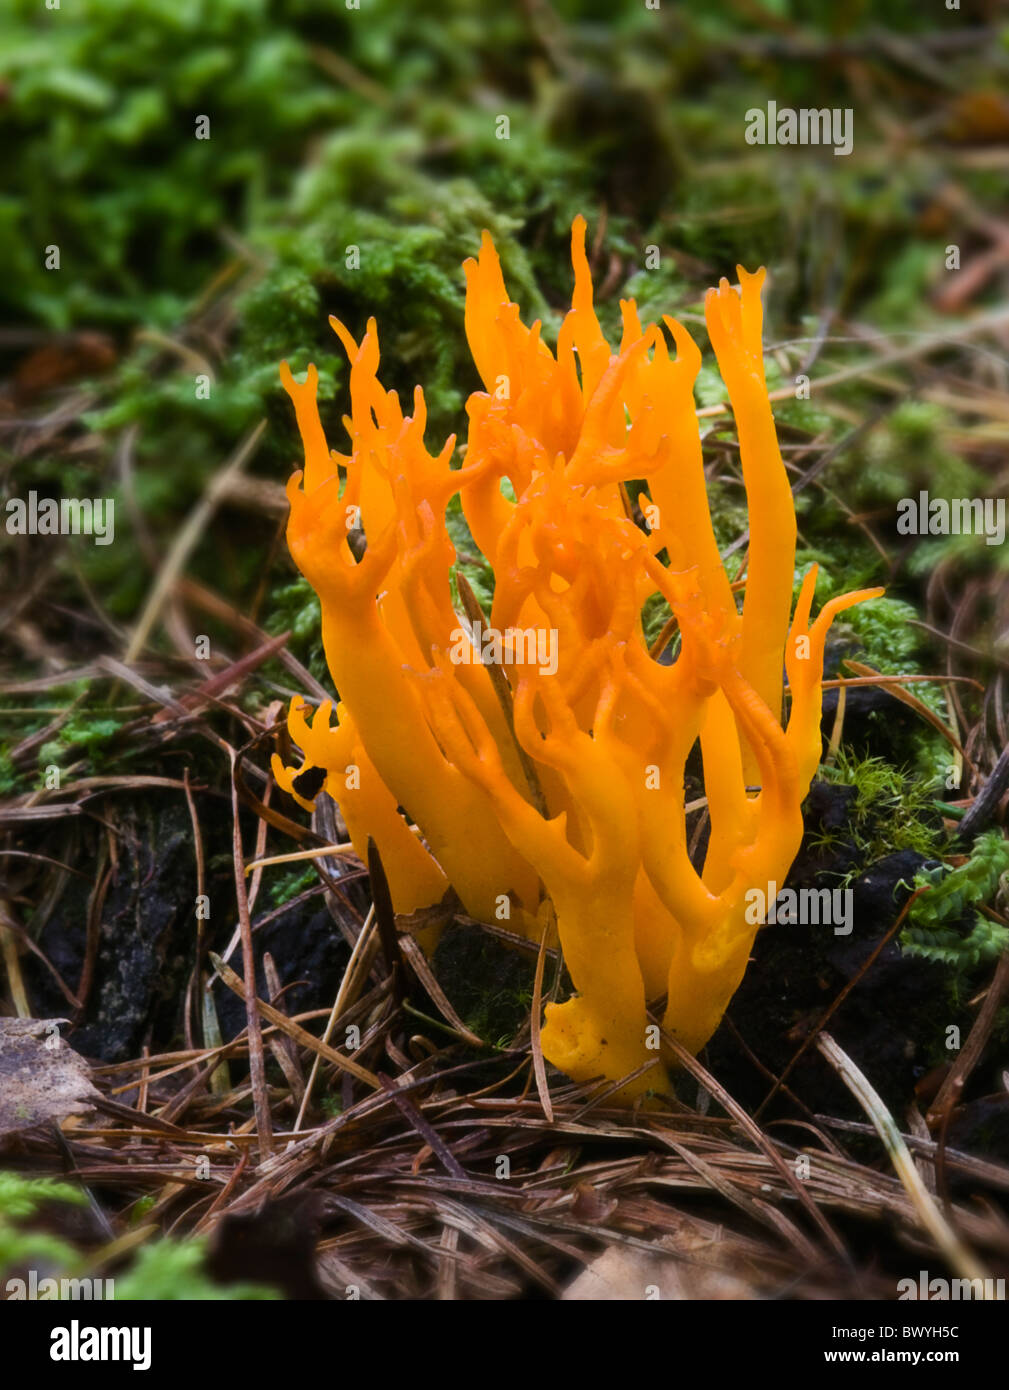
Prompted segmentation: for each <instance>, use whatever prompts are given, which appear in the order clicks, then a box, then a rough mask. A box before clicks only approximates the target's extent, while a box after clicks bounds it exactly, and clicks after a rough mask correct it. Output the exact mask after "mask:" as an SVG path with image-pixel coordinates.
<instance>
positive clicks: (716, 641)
mask: <svg viewBox="0 0 1009 1390" xmlns="http://www.w3.org/2000/svg"><path fill="white" fill-rule="evenodd" d="M572 259H573V263H574V272H575V287H574V295H573V302H572V308H571V310H570V311H569V312H568V313H567V315H566V317H565V318H564V320H563V323H562V325H561V328H560V332H559V336H558V341H557V347H556V351H555V352H552V351H551V350H550V348H549V347H548V346H547V344H546V343H545V342H544V341H543V339H542V337H541V332H540V324H539V323H534V324H533V325H532V327H531V328H530V327H526V326H525V325H524V324H523V323H522V321H521V319H520V317H519V308H518V306H517V305H516V304H514V303H511V302H510V301H509V298H508V294H507V291H506V289H505V284H504V279H503V277H502V273H501V267H500V264H499V261H498V257H497V254H496V252H495V250H494V246H493V244H492V242H491V240H490V237H489V236H488V235H487V234H486V233H485V234H484V239H483V244H482V246H481V248H480V254H479V257H478V259H476V260H470V261H467V262H466V265H465V271H466V281H467V292H466V334H467V338H468V340H469V345H470V349H471V351H472V354H473V358H474V361H475V363H476V367H477V370H478V371H479V374H480V376H481V378H482V380H483V383H484V386H485V388H486V389H485V390H484V391H478V392H475V393H474V394H473V395H472V396H471V397H470V398H469V401H468V403H467V414H468V416H469V432H468V442H467V447H466V451H465V456H464V459H463V461H462V463H461V466H458V465H457V466H453V460H452V456H453V452H454V446H455V441H454V439H450V440H449V441H448V442H447V443H446V444H445V447H444V448H442V449H441V450H440V452H438V453H436V454H431V453H429V452H428V450H427V447H426V445H425V439H424V435H425V408H424V398H423V394H422V392H421V391H420V389H419V388H418V390H417V392H416V394H415V398H414V404H413V413H412V415H410V416H404V414H403V411H402V409H401V406H400V403H399V401H398V399H397V397H396V395H395V393H394V392H386V391H385V390H383V388H382V387H381V385H380V384H379V380H378V366H379V348H378V335H377V331H376V327H375V323H374V321H371V322H369V324H368V327H367V331H366V333H365V335H364V337H363V339H362V340H361V342H360V343H358V342H356V341H355V340H354V339H353V338H352V336H351V335H350V333H349V332H348V331H347V329H346V328H345V327H344V326H343V325H342V324H340V323H338V322H336V321H335V320H332V321H331V322H332V324H333V327H334V329H335V331H336V332H337V334H338V335H339V337H340V339H341V341H342V343H343V345H344V348H345V349H346V352H347V354H348V357H349V359H350V363H351V369H350V394H351V403H352V414H351V416H350V418H349V419H347V420H346V421H345V423H346V427H347V430H348V433H349V436H350V445H349V450H348V452H347V453H346V454H340V453H338V452H336V451H335V450H333V451H331V450H330V448H329V445H328V443H327V440H326V437H325V434H324V432H323V428H322V424H321V422H320V418H319V412H318V407H317V401H316V394H317V375H316V372H315V370H314V369H313V368H310V369H309V372H308V377H307V380H306V381H305V382H304V383H303V384H302V383H298V382H296V381H295V380H294V378H293V376H292V374H291V372H290V370H289V369H288V367H287V366H286V364H285V365H284V366H283V367H282V378H283V382H284V385H285V387H286V389H287V391H288V393H289V394H290V396H291V399H292V401H293V402H294V406H295V409H296V412H297V418H298V426H299V429H300V432H301V437H302V441H303V444H304V451H305V467H304V473H303V474H302V473H296V474H295V475H294V476H293V478H292V479H291V482H290V484H289V487H288V496H289V499H290V504H291V516H290V523H289V526H288V540H289V544H290V548H291V553H292V555H293V557H294V559H295V561H296V563H297V564H298V566H299V568H300V569H301V571H302V573H303V574H304V575H305V576H306V578H307V579H308V580H309V582H310V583H311V585H312V587H313V588H314V589H315V591H316V592H317V594H318V595H319V598H320V601H321V606H322V622H323V637H324V643H325V650H326V657H327V661H328V663H329V667H330V670H331V673H332V676H333V680H334V682H335V685H336V689H337V690H338V692H339V699H340V703H339V704H338V705H337V707H336V709H335V719H334V711H333V710H332V709H331V707H330V706H329V705H323V706H322V707H321V708H319V709H317V710H316V711H315V714H314V716H313V717H312V718H311V719H309V716H308V712H307V711H306V708H305V706H304V705H302V704H301V703H300V702H298V701H295V703H294V704H293V706H292V709H291V713H290V720H289V728H290V732H291V735H292V738H293V740H294V742H295V743H296V744H297V745H298V746H299V747H300V749H301V750H302V752H303V754H304V765H303V766H302V767H301V768H300V769H294V768H285V767H284V766H283V765H282V764H281V763H280V761H279V759H275V763H274V768H275V773H276V776H277V779H278V781H279V782H280V784H281V785H282V786H284V787H285V788H286V789H287V790H288V791H290V792H292V794H295V795H297V789H298V786H299V785H301V786H304V785H305V783H304V782H300V781H299V779H300V777H301V774H302V773H303V772H304V771H305V769H306V768H318V769H322V770H324V771H325V774H326V776H325V784H324V785H325V788H326V790H327V791H328V792H329V793H330V794H331V795H332V796H333V797H334V798H335V799H336V801H337V802H338V803H339V805H340V807H341V809H342V812H343V816H344V819H345V821H346V824H347V827H348V830H349V833H350V835H351V838H352V840H353V842H354V845H355V846H356V847H357V849H358V851H359V852H360V853H362V854H363V853H364V852H365V851H366V846H367V841H368V839H369V837H370V838H371V839H373V840H374V841H375V843H376V845H377V847H378V850H379V852H380V854H381V857H382V860H383V863H384V865H385V867H386V872H387V876H388V879H389V884H390V889H391V892H392V897H393V903H394V906H395V909H396V911H397V912H398V913H404V914H408V913H412V912H414V911H416V910H418V909H420V908H423V907H427V906H430V905H432V904H435V903H438V902H439V901H441V900H442V898H443V897H444V895H445V893H446V891H447V890H448V888H449V887H450V886H451V888H453V889H454V890H455V892H456V894H457V895H458V898H459V899H460V900H461V902H462V904H463V906H464V908H465V910H466V912H467V913H469V914H470V915H471V916H472V917H474V918H477V919H482V920H486V921H495V920H496V921H500V920H501V919H502V916H507V919H508V925H509V927H510V929H511V930H512V931H516V932H522V933H523V934H525V935H528V936H531V937H534V938H535V939H537V940H539V939H540V936H541V933H542V931H543V930H544V929H547V930H550V931H552V930H553V928H554V924H555V925H556V932H557V934H558V936H559V939H560V944H561V947H562V949H563V955H564V960H565V963H566V965H567V968H568V971H569V973H570V977H571V980H572V982H573V984H574V989H575V993H574V994H573V995H572V997H571V998H570V999H568V1000H566V1001H565V1002H562V1003H558V1004H550V1005H548V1006H547V1008H546V1017H545V1022H544V1026H543V1030H542V1046H543V1051H544V1054H545V1056H546V1057H547V1059H548V1060H549V1061H550V1062H552V1063H553V1064H554V1065H556V1066H557V1067H558V1068H560V1069H561V1070H562V1071H564V1072H565V1073H567V1075H568V1076H570V1077H572V1078H573V1079H575V1080H577V1081H585V1080H589V1079H591V1078H593V1077H600V1076H601V1077H604V1078H606V1079H607V1080H609V1081H611V1082H614V1083H616V1082H624V1084H623V1085H622V1086H621V1087H620V1089H619V1091H618V1095H619V1096H620V1098H621V1099H623V1100H625V1101H629V1100H632V1099H633V1098H634V1097H635V1096H637V1095H640V1094H642V1093H643V1092H645V1091H647V1090H649V1089H652V1090H656V1091H661V1090H664V1089H665V1088H666V1087H667V1085H668V1080H667V1076H666V1072H665V1069H664V1067H663V1065H662V1057H661V1053H660V1052H659V1051H656V1050H655V1048H656V1046H657V1043H656V1040H655V1039H656V1035H657V1033H658V1030H657V1029H654V1028H651V1029H650V1028H649V1018H648V1013H647V1005H648V1003H649V1002H653V1003H654V1002H655V1001H662V1000H664V1006H663V1007H664V1015H663V1024H664V1027H665V1028H666V1029H667V1030H668V1031H669V1032H670V1033H671V1034H673V1035H674V1036H675V1037H676V1038H677V1039H678V1040H679V1041H681V1042H682V1043H683V1045H684V1046H686V1047H687V1048H688V1049H690V1050H691V1051H696V1050H697V1049H698V1048H700V1047H701V1046H703V1044H704V1043H705V1042H706V1040H707V1039H708V1038H709V1037H710V1035H711V1033H712V1032H713V1031H714V1029H715V1028H716V1026H717V1024H718V1022H719V1020H720V1018H721V1016H722V1014H723V1012H724V1010H725V1007H726V1005H727V1003H728V1001H729V999H730V998H731V996H732V994H733V992H734V991H735V989H736V987H737V986H738V984H739V982H740V979H741V978H742V975H743V972H744V969H745V967H746V962H747V958H748V955H749V952H750V948H751V946H752V943H753V937H754V934H755V932H756V930H757V927H756V925H755V924H754V923H753V922H752V921H750V920H748V918H752V916H753V913H752V912H748V911H747V897H746V894H747V891H748V890H749V889H751V888H753V887H755V886H756V887H760V888H763V887H764V886H765V885H767V884H768V883H781V882H782V881H783V880H784V879H785V876H786V874H787V872H788V869H789V867H790V865H791V863H792V860H793V858H794V856H795V854H796V851H797V849H798V846H799V842H800V838H801V834H802V816H801V802H802V798H803V796H804V795H805V792H806V790H807V788H808V786H809V782H810V779H811V777H812V775H813V773H814V771H815V770H816V767H817V763H818V761H819V756H820V748H821V743H820V717H821V680H822V668H823V648H824V639H825V636H826V632H827V629H828V627H829V625H830V623H831V621H832V619H833V617H834V616H835V615H836V614H837V613H838V612H839V611H841V610H842V609H844V608H846V607H848V606H850V605H851V604H853V603H856V602H858V601H860V600H861V599H864V598H867V597H872V596H874V594H875V593H876V592H878V591H862V592H859V593H855V594H848V595H846V596H845V597H843V598H837V599H834V600H832V601H831V602H830V603H828V604H827V605H826V606H825V607H824V608H823V609H822V611H821V612H820V613H819V615H818V617H817V618H816V620H815V621H811V614H810V609H811V602H812V596H813V586H814V583H815V573H814V572H810V573H808V574H807V575H806V578H805V581H804V583H803V584H802V587H801V591H800V593H799V597H798V600H797V602H796V605H795V611H794V613H792V612H791V609H792V596H793V574H794V562H795V513H794V507H793V503H792V496H791V492H790V488H789V483H788V479H787V476H786V473H785V469H784V466H783V464H782V460H781V455H780V452H779V449H778V443H777V437H776V433H775V427H774V420H773V417H772V412H771V406H770V402H769V400H768V393H767V388H766V384H765V379H764V368H763V353H762V345H761V324H762V309H761V300H760V289H761V284H762V280H763V271H758V272H757V273H756V274H753V275H750V274H747V273H746V272H745V271H743V270H741V269H740V271H739V276H740V287H739V289H738V291H737V289H736V288H734V287H732V286H730V285H729V283H728V282H727V281H725V280H723V281H722V282H721V284H720V286H719V288H718V289H717V290H711V291H709V293H708V296H707V300H706V304H705V317H706V322H707V329H708V335H709V337H710V340H711V343H712V346H713V347H714V350H715V354H716V357H717V360H718V366H719V369H720V372H721V375H722V378H723V380H724V382H725V385H726V387H727V389H728V392H729V397H730V400H731V404H732V409H733V412H734V415H735V420H736V426H737V430H738V436H739V446H740V454H741V460H742V469H743V477H744V481H745V485H746V493H747V501H748V507H749V531H750V534H749V557H748V564H747V568H746V574H745V594H744V597H743V600H742V606H741V609H740V607H739V606H738V605H737V600H736V597H735V594H734V591H733V585H732V584H731V583H730V579H729V577H728V575H727V573H726V570H725V567H724V565H723V563H722V560H721V557H720V555H719V551H718V547H717V544H716V541H715V536H714V533H713V530H712V525H711V519H710V515H709V509H708V498H707V491H706V486H705V476H704V468H703V462H702V451H701V439H700V434H699V429H698V420H697V416H696V412H695V408H694V398H693V388H694V382H695V379H696V376H697V373H698V369H699V367H700V362H701V355H700V352H699V350H698V348H697V346H696V344H695V343H694V341H693V339H692V338H691V336H690V335H689V333H688V332H687V331H686V330H685V329H684V328H683V327H682V325H680V324H679V323H677V322H676V321H675V320H673V319H671V318H665V319H664V320H663V322H664V324H665V328H666V330H667V331H668V334H669V336H670V338H671V339H672V344H673V347H674V348H675V353H674V354H673V355H671V354H670V349H669V344H668V342H667V338H666V335H665V333H664V332H663V330H662V328H661V327H660V326H658V325H649V326H648V327H642V324H641V322H640V320H639V317H638V312H637V309H636V306H635V304H634V302H633V301H624V302H622V303H621V306H620V307H621V313H622V323H623V331H622V336H621V340H620V344H619V347H617V348H616V349H614V348H613V347H612V346H611V345H610V343H609V342H607V340H606V338H605V336H604V335H603V332H602V330H601V328H600V325H599V322H598V320H597V317H596V314H595V312H594V309H593V296H592V283H591V278H590V272H589V265H588V261H587V259H586V254H585V223H584V221H583V219H581V218H578V219H577V220H576V221H575V224H574V228H573V233H572ZM632 482H633V484H634V485H635V487H636V489H637V496H636V498H635V499H632V498H631V497H630V495H629V491H628V484H631V483H632ZM456 493H459V494H460V499H461V504H462V509H463V512H464V514H465V517H466V520H467V522H468V524H469V527H470V530H471V532H472V535H473V537H474V539H475V541H476V544H477V545H478V546H479V548H480V550H481V551H482V553H483V555H484V556H485V558H486V559H487V561H488V562H489V564H490V566H491V568H492V569H493V572H494V578H495V590H494V599H493V606H492V609H491V612H490V613H489V614H488V615H483V620H484V624H485V627H486V632H487V633H491V634H496V635H497V636H498V638H499V639H500V640H497V641H496V643H495V644H494V646H493V650H492V652H491V658H492V659H499V660H500V665H498V666H494V665H492V664H488V651H487V649H486V647H485V645H484V641H483V639H482V638H480V637H479V635H478V634H477V633H475V632H474V614H473V612H472V610H471V609H470V611H468V612H467V611H466V608H465V605H462V604H459V607H460V608H462V609H463V611H462V612H460V611H457V605H456V603H454V601H453V585H452V576H453V566H454V564H455V559H456V556H455V550H454V547H453V545H452V542H451V540H450V537H449V532H448V530H447V527H446V507H447V505H448V503H449V501H450V499H451V498H452V497H453V495H454V494H456ZM634 501H636V502H637V503H638V507H639V511H640V514H642V515H643V517H644V518H645V522H646V524H645V525H644V526H642V525H639V524H638V522H637V521H636V520H635V510H634V506H633V502H634ZM362 532H363V542H364V548H363V553H362V536H361V533H362ZM655 594H658V595H660V596H661V598H662V599H664V600H665V602H666V603H667V604H668V605H669V609H670V611H671V614H672V617H673V618H674V619H675V626H676V629H677V632H678V648H677V650H676V653H675V659H673V660H672V661H671V662H670V661H668V659H659V656H658V654H657V653H654V652H651V651H650V650H649V647H648V644H647V643H646V640H645V635H644V630H643V625H642V609H643V607H644V605H645V604H646V602H648V600H649V599H650V598H652V596H653V595H655ZM479 616H480V615H477V619H478V620H479ZM544 637H546V638H548V639H549V640H548V641H544V640H542V639H543V638H544ZM547 652H549V653H550V657H551V659H549V660H544V659H543V658H544V656H545V654H546V653H547ZM667 656H668V654H667ZM785 673H787V680H788V706H789V711H788V718H787V722H784V723H783V719H782V710H783V704H784V698H783V697H784V692H783V677H784V674H785ZM698 743H699V746H700V754H701V759H702V763H703V770H704V789H705V793H706V801H707V813H708V816H709V817H710V833H709V837H708V841H707V848H706V852H705V853H704V857H703V865H701V866H697V865H695V863H694V862H692V858H691V854H690V851H689V846H688V836H687V821H686V811H685V806H684V800H685V795H684V769H685V764H686V760H687V758H688V756H689V755H690V753H691V750H692V749H693V748H694V746H695V744H698ZM305 804H307V803H305ZM628 1077H629V1078H630V1080H628V1081H625V1078H628Z"/></svg>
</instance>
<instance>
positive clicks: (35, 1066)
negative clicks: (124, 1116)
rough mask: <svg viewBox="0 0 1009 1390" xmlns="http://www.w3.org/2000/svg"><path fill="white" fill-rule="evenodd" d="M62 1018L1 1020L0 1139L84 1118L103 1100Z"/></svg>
mask: <svg viewBox="0 0 1009 1390" xmlns="http://www.w3.org/2000/svg"><path fill="white" fill-rule="evenodd" d="M65 1022H66V1019H62V1018H0V1135H4V1134H12V1133H14V1131H15V1130H19V1129H31V1128H32V1127H33V1126H34V1125H41V1124H46V1123H47V1122H48V1121H50V1120H62V1119H65V1118H66V1116H68V1115H80V1114H82V1113H83V1112H84V1111H86V1110H90V1109H92V1108H93V1106H94V1103H95V1101H96V1100H99V1099H100V1095H99V1092H98V1091H97V1090H96V1089H95V1087H94V1086H93V1085H92V1084H91V1077H90V1070H89V1067H88V1064H87V1062H85V1060H84V1058H83V1057H81V1056H79V1055H78V1054H77V1053H76V1052H75V1051H74V1050H73V1048H72V1047H68V1046H67V1044H66V1043H65V1042H64V1041H63V1039H62V1038H61V1037H60V1024H61V1023H65Z"/></svg>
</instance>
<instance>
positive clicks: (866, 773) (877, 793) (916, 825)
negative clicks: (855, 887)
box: [815, 748, 943, 882]
mask: <svg viewBox="0 0 1009 1390" xmlns="http://www.w3.org/2000/svg"><path fill="white" fill-rule="evenodd" d="M821 776H822V777H823V778H824V780H826V781H829V782H833V783H834V784H835V785H838V786H846V787H854V788H855V798H854V802H853V804H852V807H851V812H850V817H849V823H848V825H847V826H846V827H845V830H844V832H843V838H845V839H853V840H854V842H855V845H856V848H857V851H858V855H857V861H856V864H855V866H854V867H853V869H852V870H851V872H850V874H849V875H848V879H847V880H846V882H848V881H850V880H851V879H852V878H854V877H855V876H857V874H859V873H861V872H862V866H864V865H866V864H872V863H874V862H875V861H876V860H878V859H882V858H884V857H885V856H886V855H888V854H893V853H895V852H896V851H898V850H915V851H916V852H917V853H918V854H923V855H925V856H932V855H935V854H937V852H938V849H939V845H940V844H941V840H942V833H943V832H942V821H941V818H940V817H939V815H938V813H937V812H936V810H935V807H934V804H933V800H932V796H933V793H932V791H931V789H930V788H929V787H928V786H927V785H926V784H924V783H922V782H921V780H920V779H919V778H917V777H914V776H912V775H909V774H908V773H907V772H906V771H905V772H902V771H901V770H900V769H898V768H895V767H893V766H892V765H891V764H890V763H887V762H884V761H883V759H882V758H862V759H858V758H855V757H853V756H852V755H851V754H850V753H848V752H847V751H846V750H845V749H843V748H842V749H841V750H840V752H839V754H838V756H837V759H836V760H835V762H834V763H833V764H831V765H830V766H826V767H824V768H822V769H821ZM841 838H842V837H841V835H840V833H833V834H828V835H824V836H821V837H820V838H819V840H817V841H816V842H815V843H816V845H817V846H819V847H822V848H827V847H831V846H833V845H835V844H836V843H838V842H839V840H840V839H841Z"/></svg>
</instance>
